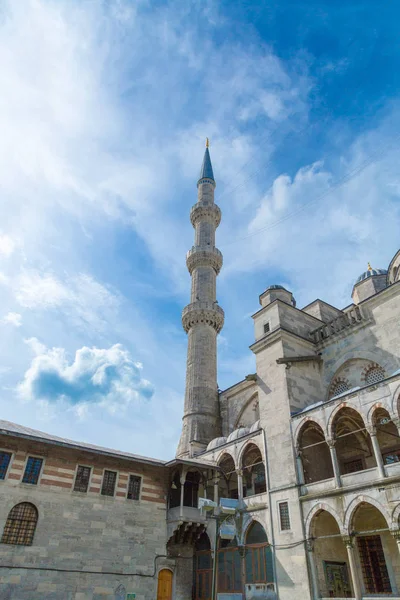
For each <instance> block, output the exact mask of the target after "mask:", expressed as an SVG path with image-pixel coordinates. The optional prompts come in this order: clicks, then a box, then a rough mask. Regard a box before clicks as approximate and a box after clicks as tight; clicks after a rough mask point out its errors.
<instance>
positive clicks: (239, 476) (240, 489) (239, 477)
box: [236, 469, 243, 502]
mask: <svg viewBox="0 0 400 600" xmlns="http://www.w3.org/2000/svg"><path fill="white" fill-rule="evenodd" d="M236 475H237V480H238V496H239V501H240V502H242V500H243V471H242V470H241V469H236Z"/></svg>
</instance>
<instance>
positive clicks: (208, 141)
mask: <svg viewBox="0 0 400 600" xmlns="http://www.w3.org/2000/svg"><path fill="white" fill-rule="evenodd" d="M209 147H210V140H209V139H208V138H207V137H206V148H209Z"/></svg>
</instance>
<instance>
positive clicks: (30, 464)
mask: <svg viewBox="0 0 400 600" xmlns="http://www.w3.org/2000/svg"><path fill="white" fill-rule="evenodd" d="M42 464H43V459H42V458H35V457H34V456H29V458H28V461H27V463H26V467H25V473H24V476H23V478H22V483H32V484H33V485H36V484H37V482H38V481H39V475H40V471H41V469H42Z"/></svg>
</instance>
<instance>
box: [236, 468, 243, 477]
mask: <svg viewBox="0 0 400 600" xmlns="http://www.w3.org/2000/svg"><path fill="white" fill-rule="evenodd" d="M235 471H236V475H237V476H238V477H243V469H235Z"/></svg>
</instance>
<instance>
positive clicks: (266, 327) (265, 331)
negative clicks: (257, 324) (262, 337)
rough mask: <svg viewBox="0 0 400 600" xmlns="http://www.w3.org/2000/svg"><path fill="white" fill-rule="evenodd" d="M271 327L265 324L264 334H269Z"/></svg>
mask: <svg viewBox="0 0 400 600" xmlns="http://www.w3.org/2000/svg"><path fill="white" fill-rule="evenodd" d="M269 330H270V325H269V323H264V333H269Z"/></svg>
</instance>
